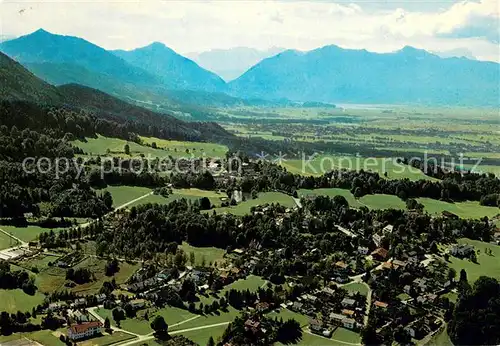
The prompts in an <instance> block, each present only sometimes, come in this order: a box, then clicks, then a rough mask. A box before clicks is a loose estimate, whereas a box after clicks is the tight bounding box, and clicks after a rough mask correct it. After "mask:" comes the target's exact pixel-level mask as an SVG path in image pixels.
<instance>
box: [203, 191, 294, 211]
mask: <svg viewBox="0 0 500 346" xmlns="http://www.w3.org/2000/svg"><path fill="white" fill-rule="evenodd" d="M271 203H274V204H280V205H282V206H284V207H288V208H293V207H295V206H296V204H295V202H294V201H293V198H292V197H290V196H288V195H286V194H284V193H281V192H263V193H260V194H259V196H258V197H257V198H256V199H247V200H246V201H243V202H241V203H239V204H238V205H236V206H229V207H223V208H215V209H212V210H215V211H216V212H217V213H218V214H222V213H229V214H235V215H245V214H248V213H249V212H250V209H251V208H252V207H255V206H258V205H264V204H271ZM212 210H209V212H212Z"/></svg>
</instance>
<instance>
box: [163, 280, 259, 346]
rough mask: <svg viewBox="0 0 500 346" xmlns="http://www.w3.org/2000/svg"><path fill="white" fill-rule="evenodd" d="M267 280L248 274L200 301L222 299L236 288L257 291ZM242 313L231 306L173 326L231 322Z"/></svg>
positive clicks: (208, 302)
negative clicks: (216, 293) (226, 293)
mask: <svg viewBox="0 0 500 346" xmlns="http://www.w3.org/2000/svg"><path fill="white" fill-rule="evenodd" d="M265 283H266V281H265V280H263V279H262V278H260V277H258V276H254V275H250V276H248V277H247V278H246V279H244V280H238V281H235V282H233V283H232V284H230V285H228V286H226V287H224V289H222V290H221V291H220V292H219V294H218V295H217V296H213V295H208V296H200V297H199V298H200V303H203V304H204V305H207V304H211V303H212V302H213V301H214V300H218V299H220V297H224V295H225V292H226V291H229V290H230V289H236V290H239V291H243V290H247V289H248V290H250V291H257V289H258V288H259V287H262V286H263V285H265ZM200 303H197V306H199V304H200ZM240 313H241V311H239V310H236V309H234V308H233V307H231V306H229V307H228V309H227V311H218V312H217V313H213V314H210V315H202V316H199V317H197V318H195V319H193V320H190V321H188V322H186V323H183V324H181V325H178V326H175V327H172V330H183V329H189V328H196V327H200V326H205V325H210V324H217V323H224V322H231V321H232V320H233V319H234V318H235V317H236V316H238V315H239V314H240ZM201 335H202V337H207V338H208V337H210V335H211V334H210V332H209V331H207V334H203V333H202V334H201Z"/></svg>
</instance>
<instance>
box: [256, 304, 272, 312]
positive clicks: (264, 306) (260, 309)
mask: <svg viewBox="0 0 500 346" xmlns="http://www.w3.org/2000/svg"><path fill="white" fill-rule="evenodd" d="M269 307H270V305H269V303H267V302H259V303H257V305H256V306H255V310H257V311H258V312H266V311H268V310H269Z"/></svg>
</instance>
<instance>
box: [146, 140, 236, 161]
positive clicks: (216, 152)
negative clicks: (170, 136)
mask: <svg viewBox="0 0 500 346" xmlns="http://www.w3.org/2000/svg"><path fill="white" fill-rule="evenodd" d="M140 138H141V140H142V141H143V143H145V144H149V145H151V144H152V143H156V146H157V148H159V149H161V150H162V152H163V153H165V154H166V155H170V156H172V157H174V158H176V157H190V156H191V155H193V156H194V157H201V156H206V157H225V155H226V153H227V151H228V150H229V149H228V148H227V147H226V146H225V145H220V144H216V143H206V142H186V141H170V140H166V139H160V138H154V137H140ZM186 150H188V152H186Z"/></svg>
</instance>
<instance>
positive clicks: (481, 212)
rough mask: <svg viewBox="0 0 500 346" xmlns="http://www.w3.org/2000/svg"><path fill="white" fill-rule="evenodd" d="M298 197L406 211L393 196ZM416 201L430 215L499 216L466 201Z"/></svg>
mask: <svg viewBox="0 0 500 346" xmlns="http://www.w3.org/2000/svg"><path fill="white" fill-rule="evenodd" d="M297 192H298V194H299V196H300V197H302V196H304V197H305V196H319V195H323V196H329V197H333V196H336V195H340V196H344V197H345V199H346V200H347V202H348V203H349V206H350V207H351V208H360V207H361V206H366V207H368V208H370V209H387V208H394V209H406V204H405V202H404V201H403V200H401V199H400V198H398V197H397V196H393V195H384V194H375V195H365V196H363V197H361V198H359V199H356V198H355V197H354V195H353V194H352V193H351V192H350V191H349V190H346V189H339V188H323V189H315V190H306V189H301V190H298V191H297ZM417 201H419V202H420V203H422V204H423V205H424V208H425V209H424V210H425V211H426V212H428V213H430V214H437V215H438V214H439V215H440V214H441V213H442V212H443V211H444V210H447V211H449V212H452V213H454V214H457V215H458V216H460V217H461V218H469V219H478V218H481V217H484V216H488V217H489V218H492V217H494V216H496V215H498V214H500V208H497V207H487V206H482V205H480V204H479V202H475V201H466V202H456V203H449V202H445V201H440V200H437V199H432V198H417Z"/></svg>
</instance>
